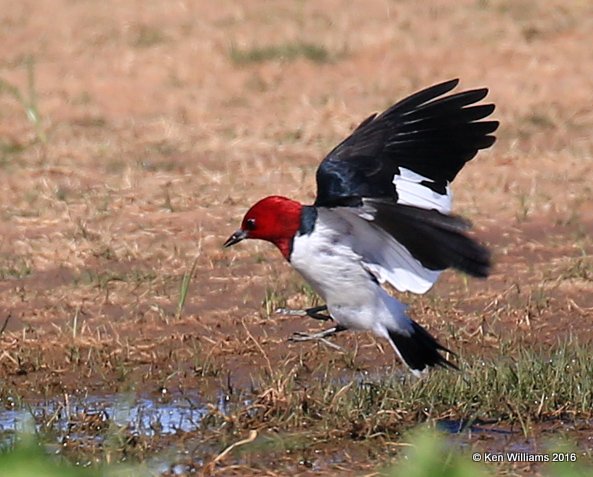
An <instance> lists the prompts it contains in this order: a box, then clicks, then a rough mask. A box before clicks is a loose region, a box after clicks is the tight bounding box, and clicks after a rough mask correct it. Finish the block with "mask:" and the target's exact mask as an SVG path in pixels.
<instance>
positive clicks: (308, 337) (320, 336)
mask: <svg viewBox="0 0 593 477" xmlns="http://www.w3.org/2000/svg"><path fill="white" fill-rule="evenodd" d="M347 329H348V328H346V327H345V326H342V325H339V324H338V325H336V326H334V327H332V328H329V329H327V330H323V331H320V332H319V333H311V334H309V333H303V332H300V331H297V332H296V333H293V335H292V336H291V337H290V338H288V341H321V342H322V343H323V344H326V345H327V346H329V347H330V348H334V349H338V350H341V349H342V348H341V347H340V346H338V345H337V344H334V343H332V342H330V341H328V340H326V338H329V337H330V336H333V335H335V334H337V333H340V332H342V331H346V330H347Z"/></svg>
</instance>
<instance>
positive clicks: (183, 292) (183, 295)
mask: <svg viewBox="0 0 593 477" xmlns="http://www.w3.org/2000/svg"><path fill="white" fill-rule="evenodd" d="M197 265H198V257H196V258H195V259H194V262H193V263H192V266H191V268H190V269H189V271H186V272H185V273H184V274H183V278H182V279H181V284H180V285H179V300H178V301H177V311H176V312H175V318H176V319H178V320H179V319H180V318H181V315H182V314H183V308H184V307H185V301H186V300H187V294H188V292H189V285H190V283H191V279H192V277H193V275H194V273H195V271H196V266H197Z"/></svg>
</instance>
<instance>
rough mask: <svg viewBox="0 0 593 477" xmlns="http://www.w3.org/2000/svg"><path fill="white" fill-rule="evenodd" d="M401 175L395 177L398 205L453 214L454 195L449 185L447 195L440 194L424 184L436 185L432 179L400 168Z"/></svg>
mask: <svg viewBox="0 0 593 477" xmlns="http://www.w3.org/2000/svg"><path fill="white" fill-rule="evenodd" d="M399 170H400V173H399V174H396V175H395V176H393V184H394V185H395V191H396V192H397V197H398V198H397V203H398V204H402V205H413V206H415V207H421V208H422V209H429V210H430V209H436V210H438V211H439V212H441V213H442V214H449V213H450V212H451V202H452V194H451V187H450V185H449V184H448V183H447V188H446V192H447V193H446V194H444V195H443V194H439V193H438V192H435V191H434V190H432V189H431V188H430V187H427V186H425V185H423V184H422V182H425V183H426V182H429V183H434V181H433V180H432V179H429V178H428V177H424V176H422V175H420V174H417V173H416V172H414V171H411V170H409V169H406V168H405V167H400V168H399Z"/></svg>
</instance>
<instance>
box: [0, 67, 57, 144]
mask: <svg viewBox="0 0 593 477" xmlns="http://www.w3.org/2000/svg"><path fill="white" fill-rule="evenodd" d="M25 67H26V68H27V92H26V94H25V93H23V92H22V91H21V90H20V89H19V88H18V87H17V86H15V85H13V84H12V83H10V82H8V81H6V80H5V79H2V78H0V94H2V93H6V94H8V95H10V96H12V97H13V98H14V99H15V100H16V101H17V102H18V103H19V104H20V105H21V106H22V107H23V109H24V110H25V114H26V116H27V119H28V120H29V122H30V123H31V124H32V125H33V128H34V129H35V136H36V139H37V140H38V141H39V142H41V143H43V144H46V143H47V136H46V134H45V131H44V129H43V122H42V119H41V115H40V114H39V107H38V105H37V90H36V88H35V61H34V59H33V57H32V56H28V57H27V58H26V60H25Z"/></svg>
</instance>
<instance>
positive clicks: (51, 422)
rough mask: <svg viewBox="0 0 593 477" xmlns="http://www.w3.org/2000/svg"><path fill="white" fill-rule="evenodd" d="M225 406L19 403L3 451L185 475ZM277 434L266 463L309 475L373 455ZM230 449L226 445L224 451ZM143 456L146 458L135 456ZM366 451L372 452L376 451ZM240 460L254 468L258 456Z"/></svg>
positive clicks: (538, 442)
mask: <svg viewBox="0 0 593 477" xmlns="http://www.w3.org/2000/svg"><path fill="white" fill-rule="evenodd" d="M233 401H235V399H234V400H233ZM2 405H4V408H2V407H1V406H2ZM249 405H250V401H249V400H245V399H240V400H239V402H236V403H235V404H234V406H243V407H245V408H249ZM227 406H230V404H228V401H227V398H226V396H225V395H224V394H222V393H221V394H219V395H218V397H215V398H214V399H213V400H210V401H206V400H205V399H204V398H203V397H202V396H200V395H199V394H198V393H195V394H183V395H171V394H168V393H163V394H162V395H152V396H149V395H144V396H142V395H140V396H135V395H132V394H130V395H125V394H123V395H122V394H114V395H104V396H96V395H95V396H84V397H73V396H67V395H65V396H63V397H62V398H60V399H56V400H50V401H46V402H42V403H32V404H31V403H29V404H24V405H23V406H22V407H20V408H17V406H16V405H15V404H14V403H11V402H4V403H3V404H0V448H2V447H7V446H11V445H13V444H14V442H15V440H16V439H17V438H18V437H17V436H18V435H19V434H21V433H24V432H31V431H35V432H36V433H37V434H39V435H41V436H43V438H42V440H43V442H45V445H46V447H47V449H48V452H51V453H68V455H69V457H70V458H71V459H72V455H74V456H75V458H74V459H73V460H74V461H75V462H77V463H78V464H79V465H90V464H92V463H93V462H99V461H101V459H104V458H105V455H107V454H106V453H108V452H111V451H112V449H113V441H114V436H116V437H118V438H120V442H123V443H124V444H120V447H118V448H117V451H118V452H119V454H118V455H119V457H118V458H119V459H122V456H123V460H126V459H127V458H132V459H134V458H138V460H142V461H144V465H145V466H146V467H147V469H149V470H150V472H152V473H156V474H166V475H175V474H184V475H185V474H187V473H191V472H194V471H195V470H196V469H197V468H198V469H199V468H201V467H202V466H203V465H205V464H206V463H208V462H210V461H211V460H212V458H213V457H214V456H216V455H218V454H219V453H220V452H221V443H220V442H217V441H216V440H211V439H209V437H210V436H208V435H207V434H205V433H204V428H205V427H208V426H207V425H206V426H205V424H207V422H206V423H204V422H203V421H204V419H205V418H206V417H207V416H211V415H212V413H213V412H214V413H215V414H217V415H221V416H226V415H230V414H232V412H230V411H231V410H230V409H227ZM234 411H236V409H234ZM204 426H205V427H204ZM436 428H437V429H439V430H440V431H442V432H444V433H446V434H447V435H448V440H449V442H450V444H451V446H454V447H457V448H460V449H462V450H465V451H468V452H469V451H475V449H476V448H478V449H482V450H488V451H492V452H498V451H500V452H525V453H535V452H541V451H542V450H543V449H545V448H546V446H547V445H548V443H549V441H550V439H549V438H550V437H554V436H558V435H562V434H568V435H570V436H571V437H575V438H576V441H579V444H584V447H585V448H587V444H588V445H589V448H590V446H591V444H592V443H593V442H592V440H593V437H592V432H591V429H592V428H593V422H591V421H582V422H581V421H579V422H571V423H569V422H561V421H553V422H548V423H542V424H537V425H532V426H531V427H530V435H529V437H526V436H525V435H524V434H523V432H522V431H521V428H520V426H518V425H515V426H510V425H509V424H507V423H501V422H488V421H482V420H478V419H476V420H471V421H469V420H453V419H451V420H446V419H445V420H440V421H438V422H437V423H436ZM272 434H273V433H268V434H267V435H266V434H265V433H262V434H261V435H260V436H259V440H258V445H257V447H259V448H260V451H256V452H263V453H264V454H262V457H263V456H264V455H267V456H268V457H267V458H271V459H281V458H282V457H283V456H284V457H286V455H288V454H287V452H288V451H287V449H293V451H294V452H299V455H300V454H301V453H302V455H303V456H304V457H303V458H302V459H301V460H300V461H299V462H301V463H302V465H303V466H307V468H308V469H318V470H319V469H322V468H331V466H332V465H338V464H339V465H346V463H347V462H348V460H349V459H352V458H353V456H355V455H356V452H362V453H363V454H364V452H367V451H366V450H364V449H365V445H366V444H363V442H361V441H358V442H354V441H352V442H349V441H348V442H344V441H337V442H333V443H332V442H330V441H327V442H326V443H325V444H324V445H323V446H319V445H317V446H313V445H311V443H310V441H309V440H308V438H307V437H306V436H305V434H303V435H300V436H297V435H296V434H294V435H283V434H281V433H280V434H274V435H272ZM116 440H117V439H116ZM274 440H276V441H277V442H274ZM350 444H355V445H353V446H351V445H350ZM368 445H370V446H371V447H372V446H373V445H374V444H373V442H372V440H370V441H368ZM110 446H111V447H110ZM227 446H228V443H227V444H224V445H222V448H225V447H227ZM137 449H140V450H139V452H140V453H139V454H134V453H133V452H135V450H137ZM276 450H278V452H276ZM270 452H271V453H270ZM275 452H276V453H275ZM368 452H371V450H370V448H369V450H368ZM289 453H290V452H289ZM274 455H275V456H276V457H274ZM263 458H266V457H263ZM238 459H239V460H241V459H247V461H250V459H256V457H255V455H253V456H251V457H249V456H247V457H239V458H238ZM342 461H343V462H344V463H343V462H342ZM299 465H300V464H299ZM328 466H329V467H328Z"/></svg>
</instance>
